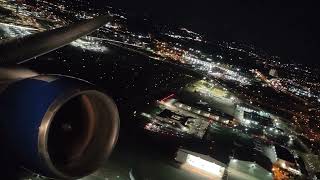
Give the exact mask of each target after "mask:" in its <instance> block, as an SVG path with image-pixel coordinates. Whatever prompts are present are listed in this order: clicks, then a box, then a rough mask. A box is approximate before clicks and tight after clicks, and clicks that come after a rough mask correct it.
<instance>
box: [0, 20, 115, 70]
mask: <svg viewBox="0 0 320 180" xmlns="http://www.w3.org/2000/svg"><path fill="white" fill-rule="evenodd" d="M110 19H111V18H110V16H99V17H95V18H93V19H88V20H84V21H81V22H78V23H75V24H72V25H69V26H65V27H61V28H57V29H53V30H49V31H44V32H39V33H35V34H31V35H28V36H25V37H21V38H14V39H9V40H3V41H0V65H7V64H9V65H10V64H20V63H23V62H26V61H28V60H30V59H32V58H34V57H37V56H40V55H43V54H46V53H48V52H50V51H53V50H55V49H58V48H60V47H62V46H65V45H67V44H69V43H71V42H72V41H74V40H76V39H78V38H80V37H82V36H84V35H87V34H89V33H91V32H93V31H95V30H97V29H98V28H100V27H101V26H103V25H105V24H106V23H107V22H109V21H110Z"/></svg>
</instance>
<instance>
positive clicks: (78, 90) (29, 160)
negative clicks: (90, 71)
mask: <svg viewBox="0 0 320 180" xmlns="http://www.w3.org/2000/svg"><path fill="white" fill-rule="evenodd" d="M109 21H110V17H108V16H99V17H96V18H93V19H89V20H84V21H81V22H78V23H75V24H72V25H69V26H66V27H61V28H57V29H53V30H49V31H44V32H39V33H35V34H32V35H28V36H25V37H22V38H14V39H9V40H3V41H0V65H1V66H3V67H1V68H0V81H1V80H2V81H1V83H0V114H1V116H0V117H1V120H0V135H1V140H0V146H1V149H0V161H1V162H2V160H1V159H2V158H5V159H6V158H10V159H9V160H10V162H14V163H13V164H15V165H17V166H19V167H21V166H22V167H24V168H26V169H29V170H31V171H32V172H36V173H39V174H41V175H44V176H48V177H52V178H59V179H77V178H81V177H83V176H86V175H88V174H91V173H92V172H94V171H95V170H97V169H98V168H99V167H100V166H101V164H103V163H105V161H106V159H107V158H108V157H109V155H110V153H111V152H112V150H113V148H114V146H115V144H116V142H117V138H118V132H119V128H120V124H119V123H120V121H119V114H118V110H117V106H116V104H115V103H114V101H113V100H112V98H110V97H109V96H108V95H106V94H105V93H104V92H101V90H100V88H98V87H96V86H95V85H93V84H91V83H89V82H87V81H85V80H81V79H79V78H74V77H70V76H63V75H57V74H55V75H52V74H49V75H46V74H37V73H33V72H30V71H25V70H19V69H14V68H8V67H7V65H14V64H20V63H22V62H25V61H27V60H29V59H31V58H34V57H37V56H40V55H42V54H45V53H48V52H50V51H53V50H55V49H57V48H60V47H62V46H65V45H67V44H68V43H70V42H72V41H74V40H76V39H77V38H80V37H81V36H84V35H87V34H89V33H91V32H93V31H95V30H97V29H98V28H99V27H101V26H103V25H105V24H106V23H107V22H109ZM7 168H9V167H7ZM12 169H15V168H12ZM1 170H2V171H6V170H4V169H2V168H1ZM6 172H7V171H6ZM13 174H14V173H13ZM5 179H12V178H5Z"/></svg>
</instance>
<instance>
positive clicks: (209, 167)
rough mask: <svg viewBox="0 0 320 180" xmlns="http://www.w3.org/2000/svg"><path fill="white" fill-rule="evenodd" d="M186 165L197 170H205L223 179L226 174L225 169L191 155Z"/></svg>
mask: <svg viewBox="0 0 320 180" xmlns="http://www.w3.org/2000/svg"><path fill="white" fill-rule="evenodd" d="M186 163H187V164H189V165H191V166H193V167H195V168H198V169H201V170H204V171H206V172H208V173H210V174H214V175H218V176H220V177H222V175H223V172H224V168H223V167H221V166H219V165H217V164H215V163H213V162H209V161H206V160H204V159H202V158H200V157H197V156H194V155H191V154H188V156H187V160H186Z"/></svg>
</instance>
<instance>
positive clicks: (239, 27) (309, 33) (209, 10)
mask: <svg viewBox="0 0 320 180" xmlns="http://www.w3.org/2000/svg"><path fill="white" fill-rule="evenodd" d="M92 1H94V2H95V3H96V4H104V3H105V4H108V5H111V6H113V7H115V8H122V9H123V10H124V11H125V12H129V13H130V14H134V15H136V16H142V17H143V16H147V17H149V18H150V19H152V20H155V21H156V22H160V23H169V24H175V25H181V26H185V27H187V28H190V29H191V30H194V31H197V32H201V33H203V34H205V35H206V37H208V39H209V40H234V41H240V42H247V43H251V44H253V45H255V46H257V47H260V48H262V49H264V50H266V51H267V52H269V54H271V55H277V56H280V57H282V58H283V59H285V60H294V61H296V62H300V63H306V64H318V62H319V59H320V58H319V53H320V47H319V46H320V44H319V39H320V38H319V37H320V36H319V32H320V31H319V25H318V24H319V17H320V16H319V15H318V14H319V13H318V12H317V11H318V10H319V6H318V5H317V4H316V3H310V1H308V2H309V3H307V2H305V1H300V2H293V1H289V2H285V1H281V2H280V1H272V2H271V1H264V0H259V1H257V0H252V1H249V0H241V1H228V0H223V1H222V0H219V1H213V0H198V1H195V0H193V1H192V0H184V1H181V0H179V1H177V0H170V1H169V0H161V1H155V0H130V1H129V0H92ZM313 2H316V1H313Z"/></svg>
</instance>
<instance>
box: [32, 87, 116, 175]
mask: <svg viewBox="0 0 320 180" xmlns="http://www.w3.org/2000/svg"><path fill="white" fill-rule="evenodd" d="M80 95H95V96H97V97H100V98H102V100H103V101H104V102H105V103H106V104H108V105H109V106H108V107H109V108H110V112H111V113H112V114H110V117H111V118H110V119H109V120H110V121H111V122H110V124H111V126H112V128H110V131H111V132H110V137H109V138H108V140H109V141H110V142H109V143H107V144H106V147H105V148H104V159H107V158H108V157H109V156H110V154H111V152H112V150H113V148H114V146H115V144H116V142H117V140H118V135H119V128H120V120H119V114H118V109H117V106H116V105H115V103H114V101H113V100H112V99H111V98H110V97H109V96H107V95H106V94H104V93H102V92H100V91H97V90H80V89H77V90H74V91H72V92H69V93H65V94H64V95H62V96H60V97H58V98H57V99H56V100H55V101H54V102H53V103H52V104H51V105H50V106H49V108H48V110H47V112H46V113H45V115H44V117H43V118H42V121H41V124H40V126H39V134H38V154H39V156H40V158H41V159H42V162H43V164H44V165H45V166H46V167H47V168H48V169H49V171H51V174H53V175H54V176H56V177H59V178H62V179H77V178H81V177H82V176H79V177H74V176H70V175H68V174H66V173H64V172H62V171H60V170H59V169H58V168H56V167H55V165H54V163H53V162H52V160H51V158H50V155H49V152H48V135H49V129H50V125H51V122H52V121H53V119H54V117H55V114H56V113H57V112H58V111H59V109H60V108H61V107H62V106H63V105H64V104H66V103H67V102H68V101H69V100H71V99H72V98H75V97H77V96H80Z"/></svg>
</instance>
